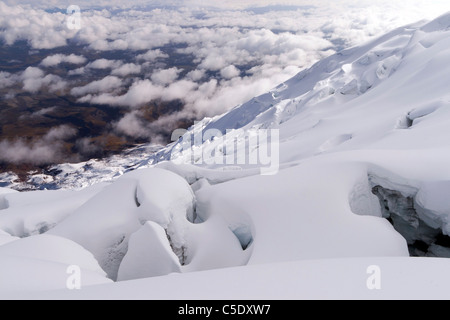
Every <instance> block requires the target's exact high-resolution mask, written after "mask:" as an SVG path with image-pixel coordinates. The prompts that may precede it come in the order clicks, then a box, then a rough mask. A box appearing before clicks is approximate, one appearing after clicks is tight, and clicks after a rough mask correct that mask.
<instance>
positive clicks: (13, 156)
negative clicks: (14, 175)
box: [0, 125, 77, 165]
mask: <svg viewBox="0 0 450 320" xmlns="http://www.w3.org/2000/svg"><path fill="white" fill-rule="evenodd" d="M76 134H77V130H76V129H74V128H72V127H69V126H67V125H61V126H59V127H54V128H52V129H50V130H49V131H48V133H47V134H46V135H45V136H44V137H42V138H41V139H39V140H37V141H34V142H30V143H29V142H26V141H24V140H21V139H19V140H15V141H9V140H2V141H0V161H4V162H10V163H15V164H21V163H31V164H35V165H41V164H49V163H54V162H56V161H60V160H62V159H63V158H64V155H63V154H64V151H63V147H64V146H63V142H64V141H66V140H67V139H70V138H72V137H74V136H75V135H76Z"/></svg>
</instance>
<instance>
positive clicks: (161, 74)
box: [151, 68, 183, 85]
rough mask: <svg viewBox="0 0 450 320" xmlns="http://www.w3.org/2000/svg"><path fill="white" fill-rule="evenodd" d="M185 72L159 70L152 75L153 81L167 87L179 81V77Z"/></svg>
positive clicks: (179, 70) (175, 69) (173, 69)
mask: <svg viewBox="0 0 450 320" xmlns="http://www.w3.org/2000/svg"><path fill="white" fill-rule="evenodd" d="M181 71H183V70H181V69H178V68H170V69H165V70H158V71H156V72H154V73H153V74H152V77H151V78H152V81H153V82H154V83H156V84H159V85H167V84H170V83H172V82H174V81H175V80H177V79H178V75H179V74H180V72H181Z"/></svg>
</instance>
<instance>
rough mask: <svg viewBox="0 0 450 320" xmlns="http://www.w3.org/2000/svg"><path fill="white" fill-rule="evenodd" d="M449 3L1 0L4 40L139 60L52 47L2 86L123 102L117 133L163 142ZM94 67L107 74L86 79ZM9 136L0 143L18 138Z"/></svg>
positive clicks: (1, 78) (2, 78) (0, 78)
mask: <svg viewBox="0 0 450 320" xmlns="http://www.w3.org/2000/svg"><path fill="white" fill-rule="evenodd" d="M69 4H76V5H79V6H80V7H81V10H82V12H81V29H79V30H69V29H68V28H67V24H66V22H67V18H68V16H67V15H66V14H65V9H66V8H67V6H68V5H69ZM92 6H95V10H91V9H92ZM102 6H106V7H105V9H103V8H102ZM137 6H140V7H137ZM161 6H164V7H165V8H157V7H161ZM283 6H290V7H283ZM55 7H57V8H60V9H62V10H59V12H55V11H56V10H51V9H54V8H55ZM143 7H145V9H143ZM256 7H259V8H260V9H258V10H256V9H255V8H256ZM118 8H122V9H121V10H118ZM261 8H263V9H261ZM448 11H450V1H448V0H429V1H427V0H395V1H392V0H390V1H387V0H378V1H377V0H372V1H366V0H358V1H354V0H334V1H324V0H300V1H283V0H278V1H267V0H257V1H256V0H231V1H230V0H229V1H218V0H208V1H199V0H169V1H141V0H138V1H128V0H127V1H124V0H112V1H103V0H98V1H95V3H94V4H93V2H92V1H87V0H70V1H54V0H50V1H41V0H33V1H29V0H18V1H13V0H4V1H0V41H2V42H3V43H4V44H6V45H12V44H14V43H15V42H17V41H19V40H26V41H28V43H29V44H30V46H31V48H32V49H33V50H35V51H39V50H44V49H51V50H53V49H58V48H61V47H65V46H68V45H69V44H73V43H76V44H77V45H81V46H84V47H85V49H86V50H91V51H95V52H99V53H100V54H108V53H111V52H119V51H120V52H124V51H126V52H130V53H132V56H134V57H133V58H131V59H128V60H127V61H124V60H120V59H119V60H111V59H106V58H101V59H98V60H96V61H88V60H87V59H86V57H84V56H83V55H82V54H52V55H50V56H49V57H47V58H46V59H45V60H44V61H42V62H41V63H40V64H38V65H34V66H32V67H29V68H27V69H26V70H23V71H22V72H20V73H15V74H11V73H8V72H2V71H1V70H0V89H1V88H8V87H12V86H13V85H14V84H17V83H19V84H20V85H21V86H22V87H23V90H25V91H28V92H29V93H30V94H34V93H36V92H38V91H39V90H43V89H45V90H49V91H50V92H52V91H53V92H56V91H58V90H59V91H63V92H64V94H67V95H71V96H74V97H76V98H77V99H78V100H79V101H80V102H85V103H92V104H105V105H111V106H116V107H118V108H125V109H127V110H128V113H127V114H126V115H125V116H124V117H123V119H121V120H120V121H118V122H117V123H114V124H113V127H114V130H116V131H117V132H119V133H121V134H124V135H128V136H132V137H138V138H148V139H151V140H154V141H157V140H158V137H157V136H156V135H157V134H156V132H158V131H160V129H161V128H168V129H170V130H172V129H173V128H172V126H173V124H174V123H176V122H177V121H178V120H180V119H184V118H196V119H202V118H203V117H213V116H216V115H219V114H222V113H224V112H226V111H228V110H230V109H231V108H233V107H234V106H236V105H239V104H242V103H244V102H246V101H247V100H249V99H251V98H253V97H255V96H258V95H260V94H263V93H265V92H267V91H269V90H270V89H272V88H273V87H275V86H277V85H278V84H280V83H282V82H283V81H286V80H288V79H289V78H290V77H292V76H294V75H295V74H297V73H298V72H300V71H301V70H302V69H304V68H307V67H310V66H311V65H312V64H314V63H315V62H317V61H318V60H320V59H322V58H324V57H327V56H329V55H331V54H334V53H335V52H337V51H339V50H341V49H344V48H347V47H351V46H355V45H359V44H362V43H364V42H366V41H369V40H370V39H373V38H375V37H377V36H379V35H382V34H384V33H386V32H388V31H390V30H392V29H394V28H397V27H400V26H403V25H406V24H410V23H413V22H416V21H419V20H423V19H432V18H435V17H437V16H439V15H441V14H443V13H445V12H448ZM170 46H172V47H176V48H177V49H176V50H175V51H172V52H171V53H170V54H174V53H176V54H177V55H178V57H183V56H184V57H188V58H187V59H188V60H189V61H190V62H189V63H190V64H191V67H192V66H193V67H194V68H193V69H192V70H190V69H189V70H186V68H185V67H183V66H179V65H178V66H175V65H174V63H173V59H172V57H171V56H170V55H169V53H168V52H167V51H166V48H167V47H170ZM32 53H33V52H32V51H31V52H30V54H32ZM61 63H65V64H67V65H69V66H70V68H69V70H68V74H67V75H55V74H52V67H54V66H57V65H59V64H61ZM93 70H106V72H108V73H109V74H108V75H107V76H105V77H103V78H101V79H89V78H88V77H89V75H90V74H91V73H92V71H93ZM77 77H78V78H77ZM87 80H89V81H87ZM11 94H14V93H13V92H12V93H11ZM153 100H161V101H173V100H180V101H182V103H183V105H184V107H183V109H182V110H181V111H178V112H176V113H172V114H170V115H167V116H165V117H162V118H160V119H159V120H158V121H156V122H154V123H146V122H144V121H143V120H142V110H141V109H140V108H141V106H142V105H144V104H145V103H148V102H150V101H153ZM53 129H55V130H56V129H57V128H53ZM45 139H48V137H46V138H45ZM1 142H2V141H0V151H2V150H1V149H2V146H4V148H3V149H7V148H10V149H11V148H12V146H15V145H17V144H14V142H11V141H8V142H5V141H3V142H2V143H1ZM45 142H46V141H44V143H45ZM40 145H41V144H38V145H37V146H38V147H39V146H40ZM55 145H58V144H57V143H55ZM19 147H20V148H22V147H23V143H22V142H20V145H19ZM32 147H33V146H30V148H32ZM4 154H6V153H4ZM20 154H24V155H26V154H27V153H26V152H22V153H20Z"/></svg>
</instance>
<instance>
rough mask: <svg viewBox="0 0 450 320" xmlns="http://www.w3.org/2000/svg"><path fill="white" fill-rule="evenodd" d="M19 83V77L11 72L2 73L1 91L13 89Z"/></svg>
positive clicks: (0, 75) (0, 72)
mask: <svg viewBox="0 0 450 320" xmlns="http://www.w3.org/2000/svg"><path fill="white" fill-rule="evenodd" d="M17 81H18V79H17V76H15V75H13V74H11V73H9V72H5V71H0V89H3V88H8V87H11V86H13V85H14V84H15V83H16V82H17Z"/></svg>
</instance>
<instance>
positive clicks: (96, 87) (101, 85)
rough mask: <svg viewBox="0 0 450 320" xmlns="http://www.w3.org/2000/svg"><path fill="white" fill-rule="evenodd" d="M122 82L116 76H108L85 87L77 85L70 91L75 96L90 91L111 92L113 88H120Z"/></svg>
mask: <svg viewBox="0 0 450 320" xmlns="http://www.w3.org/2000/svg"><path fill="white" fill-rule="evenodd" d="M122 84H123V83H122V80H121V79H119V78H117V77H114V76H107V77H105V78H103V79H101V80H97V81H93V82H91V83H89V84H87V85H85V86H83V87H75V88H73V89H72V90H71V91H70V93H71V94H72V95H73V96H84V95H86V94H89V93H99V92H109V91H110V90H111V89H116V88H120V87H121V86H122Z"/></svg>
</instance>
